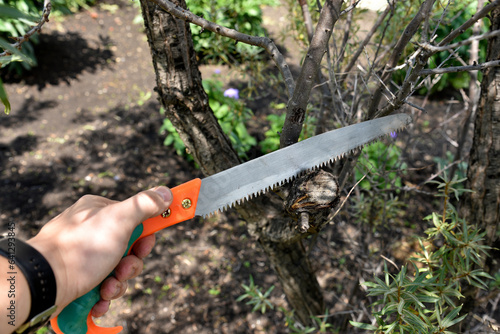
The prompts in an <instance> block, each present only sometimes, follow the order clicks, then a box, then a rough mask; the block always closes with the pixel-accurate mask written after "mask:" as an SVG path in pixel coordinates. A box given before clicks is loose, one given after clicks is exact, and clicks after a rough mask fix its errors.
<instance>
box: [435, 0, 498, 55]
mask: <svg viewBox="0 0 500 334" xmlns="http://www.w3.org/2000/svg"><path fill="white" fill-rule="evenodd" d="M498 6H500V0H495V1H493V2H491V3H490V4H488V5H486V6H485V7H483V9H481V10H480V11H478V12H477V13H476V14H474V15H473V16H472V17H471V18H470V19H468V20H467V21H466V22H465V23H464V24H462V25H461V26H460V27H458V28H457V29H455V30H453V31H452V32H450V34H449V35H448V36H446V37H445V38H444V39H443V40H442V41H441V42H439V44H438V46H445V45H446V44H448V43H450V42H451V41H452V40H454V39H455V38H456V37H457V36H459V35H461V34H463V33H464V31H465V30H467V29H469V28H470V27H471V26H472V25H473V24H474V23H475V22H477V21H478V20H480V19H482V18H483V17H485V16H486V15H488V13H489V12H491V11H492V10H493V9H495V8H496V7H498Z"/></svg>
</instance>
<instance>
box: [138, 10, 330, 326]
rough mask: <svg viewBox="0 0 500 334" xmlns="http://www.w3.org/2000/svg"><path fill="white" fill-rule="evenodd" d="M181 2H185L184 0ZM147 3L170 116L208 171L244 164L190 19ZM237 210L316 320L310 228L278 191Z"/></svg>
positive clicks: (319, 304) (298, 307)
mask: <svg viewBox="0 0 500 334" xmlns="http://www.w3.org/2000/svg"><path fill="white" fill-rule="evenodd" d="M175 4H176V5H179V6H181V7H183V8H185V3H184V1H183V0H180V1H176V2H175ZM141 7H142V12H143V16H144V21H145V27H146V33H147V36H148V41H149V45H150V48H151V55H152V58H153V65H154V68H155V72H156V80H157V83H156V84H157V88H156V90H157V92H158V94H159V97H160V101H161V103H162V105H163V106H164V108H165V110H166V115H167V117H168V118H169V119H170V120H171V121H172V123H173V125H174V126H175V127H176V129H177V131H178V133H179V135H180V136H181V138H182V140H183V141H184V143H185V144H186V147H187V149H188V150H189V151H190V153H191V154H193V156H194V158H195V160H196V162H197V163H198V164H199V165H200V167H201V170H202V172H203V173H204V174H205V175H211V174H214V173H216V172H219V171H222V170H224V169H227V168H230V167H232V166H234V165H236V164H238V163H239V160H238V157H237V155H236V153H235V152H234V150H233V149H232V148H231V145H230V142H229V140H228V139H227V137H226V136H225V134H224V133H223V132H222V129H221V128H220V126H219V125H218V122H217V120H216V119H215V117H214V115H213V112H212V111H211V110H210V107H209V105H208V98H207V95H206V94H205V92H204V91H203V88H202V85H201V75H200V72H199V70H198V66H197V63H196V59H195V54H194V50H193V46H192V40H191V31H190V29H189V24H188V23H186V22H184V21H182V20H180V19H177V18H175V17H173V16H171V15H170V14H168V13H166V12H164V11H162V10H161V9H160V8H159V6H158V5H157V4H155V3H154V2H152V1H147V0H141ZM237 210H238V213H239V214H240V216H241V217H242V218H243V219H244V220H245V221H246V222H247V226H248V230H249V232H250V233H251V234H252V236H254V237H255V238H256V239H257V240H258V241H259V243H260V244H261V245H262V248H263V249H264V251H265V252H266V254H267V255H268V257H269V259H270V262H271V264H272V266H273V267H274V269H275V270H276V273H277V275H278V278H279V280H280V283H281V285H282V287H283V290H284V292H285V294H286V296H287V299H288V302H289V304H290V307H291V308H292V309H294V310H295V314H296V316H297V318H298V320H300V321H301V322H302V323H303V324H308V325H309V324H311V323H312V319H311V316H312V315H320V314H322V313H323V312H324V302H323V296H322V293H321V289H320V286H319V284H318V281H317V279H316V276H315V274H314V273H313V272H312V270H311V265H310V263H309V260H308V258H307V256H306V252H305V251H304V248H303V246H302V243H301V240H302V238H303V237H305V236H307V235H308V234H309V233H301V232H300V231H299V230H298V229H297V228H295V227H294V225H296V224H294V223H293V222H294V220H292V219H291V218H289V217H287V216H286V214H285V210H284V208H283V200H282V199H281V198H280V197H278V196H277V195H275V194H273V193H271V194H267V195H265V196H259V197H257V198H255V199H254V200H252V201H250V202H247V203H245V204H243V205H241V206H239V207H238V208H237ZM318 227H319V226H318Z"/></svg>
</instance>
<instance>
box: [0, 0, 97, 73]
mask: <svg viewBox="0 0 500 334" xmlns="http://www.w3.org/2000/svg"><path fill="white" fill-rule="evenodd" d="M94 2H95V0H52V1H51V3H52V12H51V14H50V15H51V17H53V16H58V15H65V14H70V13H74V12H76V11H77V10H79V9H80V8H88V6H89V5H90V4H93V3H94ZM42 9H43V8H41V5H40V2H35V1H32V0H0V14H1V15H2V20H1V21H0V39H2V40H4V41H8V40H9V38H10V37H19V36H23V35H25V34H26V33H27V32H28V31H29V30H30V29H31V26H33V25H35V24H36V23H37V22H38V21H39V20H40V18H41V10H42ZM37 42H38V36H37V35H36V34H35V35H33V36H32V38H31V39H30V41H28V42H25V43H23V44H22V49H21V53H22V54H23V55H24V56H25V57H26V58H25V59H22V58H21V57H19V56H17V57H14V58H13V59H8V61H7V59H2V61H1V63H2V67H4V66H6V65H7V64H8V63H10V62H11V61H20V60H24V61H23V62H21V63H20V64H21V66H15V67H14V68H15V70H16V71H18V72H20V71H21V70H22V68H24V69H28V70H29V69H30V68H31V67H32V66H36V57H35V53H34V49H33V44H32V43H37ZM0 48H3V49H5V45H0ZM17 64H19V63H17Z"/></svg>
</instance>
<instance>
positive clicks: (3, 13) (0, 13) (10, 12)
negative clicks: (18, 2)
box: [0, 4, 39, 24]
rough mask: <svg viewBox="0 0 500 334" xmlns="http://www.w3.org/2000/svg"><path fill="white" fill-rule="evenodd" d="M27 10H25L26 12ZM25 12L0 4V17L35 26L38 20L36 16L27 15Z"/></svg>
mask: <svg viewBox="0 0 500 334" xmlns="http://www.w3.org/2000/svg"><path fill="white" fill-rule="evenodd" d="M27 11H28V10H26V12H27ZM26 12H22V11H20V10H19V9H17V8H14V7H10V6H7V5H4V4H0V17H2V18H3V19H4V18H11V19H16V20H24V21H25V22H27V24H36V22H37V21H38V20H39V18H37V17H36V16H33V15H30V14H27V13H26Z"/></svg>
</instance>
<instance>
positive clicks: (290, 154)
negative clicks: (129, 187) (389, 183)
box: [196, 114, 412, 217]
mask: <svg viewBox="0 0 500 334" xmlns="http://www.w3.org/2000/svg"><path fill="white" fill-rule="evenodd" d="M411 121H412V119H411V117H410V116H409V115H406V114H396V115H390V116H386V117H381V118H377V119H374V120H370V121H366V122H362V123H358V124H354V125H350V126H346V127H343V128H340V129H336V130H332V131H329V132H325V133H323V134H320V135H317V136H314V137H311V138H309V139H306V140H303V141H300V142H298V143H296V144H294V145H291V146H288V147H285V148H283V149H280V150H277V151H274V152H271V153H269V154H266V155H264V156H262V157H259V158H257V159H254V160H251V161H248V162H246V163H243V164H240V165H238V166H235V167H233V168H230V169H227V170H225V171H222V172H220V173H217V174H214V175H211V176H209V177H207V178H204V179H203V180H202V183H201V188H200V195H199V198H198V204H197V206H196V215H198V216H204V217H206V216H208V215H210V214H213V213H216V212H219V211H224V210H225V209H227V208H230V207H231V206H233V205H234V204H240V203H242V202H244V201H246V200H249V199H251V198H253V197H255V196H258V195H260V194H262V193H264V192H266V191H269V190H271V189H273V188H274V187H276V186H280V185H283V184H284V183H286V182H289V181H291V180H292V179H293V178H295V177H296V176H298V175H300V174H302V173H304V172H307V171H310V170H313V169H316V168H319V167H322V166H324V165H326V164H328V163H332V162H334V161H335V160H336V159H339V158H342V157H343V156H344V155H346V154H348V153H350V152H352V151H353V150H355V149H357V148H359V147H362V146H363V145H365V144H367V143H369V142H372V141H374V140H376V139H378V138H380V137H381V136H383V135H388V134H390V133H391V132H395V131H399V130H401V129H402V128H404V127H405V126H407V125H408V124H409V123H410V122H411Z"/></svg>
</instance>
